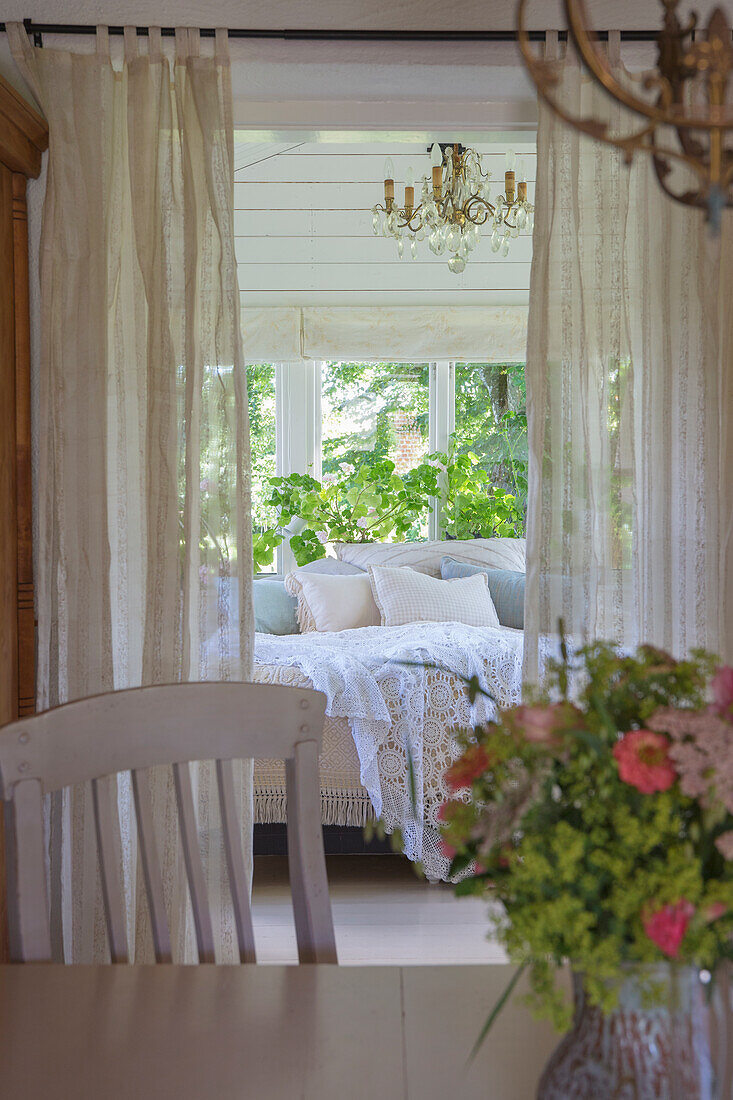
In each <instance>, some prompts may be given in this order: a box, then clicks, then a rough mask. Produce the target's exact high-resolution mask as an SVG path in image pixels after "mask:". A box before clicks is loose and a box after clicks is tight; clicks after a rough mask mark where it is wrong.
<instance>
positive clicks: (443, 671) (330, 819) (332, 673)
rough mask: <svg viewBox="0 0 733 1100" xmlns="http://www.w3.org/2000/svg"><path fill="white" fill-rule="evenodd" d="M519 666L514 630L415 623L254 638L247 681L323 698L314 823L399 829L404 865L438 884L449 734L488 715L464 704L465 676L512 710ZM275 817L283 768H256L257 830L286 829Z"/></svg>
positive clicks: (484, 707)
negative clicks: (413, 865)
mask: <svg viewBox="0 0 733 1100" xmlns="http://www.w3.org/2000/svg"><path fill="white" fill-rule="evenodd" d="M426 666H435V667H426ZM521 666H522V632H521V631H520V630H516V629H511V628H506V627H500V628H498V629H493V628H485V627H472V626H465V625H463V624H460V623H433V622H430V623H428V622H423V623H420V622H418V623H413V624H410V625H409V626H403V627H381V626H375V627H362V628H358V629H354V630H345V631H341V632H338V633H330V634H329V633H322V634H301V635H296V636H290V637H287V638H273V637H272V636H270V635H264V634H258V635H257V636H256V640H255V673H254V678H255V679H256V680H257V681H259V682H264V683H280V684H294V685H298V686H307V687H314V688H316V689H317V690H322V691H325V692H326V695H327V697H328V706H327V718H326V725H325V729H324V741H323V752H322V755H321V805H322V820H323V823H324V824H326V825H342V826H355V825H356V826H359V825H363V824H364V823H365V822H366V821H367V820H369V819H370V818H371V819H373V818H374V817H381V818H382V819H383V821H384V822H385V825H386V827H387V830H388V831H390V832H391V831H393V830H394V829H399V831H400V833H401V835H402V842H403V850H404V852H405V854H406V855H407V856H408V858H410V859H412V860H413V861H416V862H418V861H419V862H420V863H421V864H422V865H423V868H424V870H425V873H426V874H427V875H428V877H429V878H431V879H446V878H447V875H448V860H447V859H446V858H445V857H444V856H443V854H442V852H441V851H440V847H439V837H438V832H437V811H438V808H439V806H440V804H441V802H442V801H443V799H444V798H445V797H446V791H445V788H444V785H443V782H442V773H443V771H444V770H445V768H447V767H448V765H449V764H450V763H451V762H452V761H453V760H454V759H455V757H456V756H457V755H458V751H459V750H458V745H457V743H456V740H455V736H454V734H455V731H456V730H457V729H458V728H460V727H466V726H469V725H472V724H473V722H474V720H477V719H485V718H489V717H491V716H492V714H493V704H492V703H491V702H490V701H489V700H481V701H480V702H479V703H478V704H477V706H476V707H475V708H472V707H471V706H470V704H469V700H468V696H467V693H466V689H465V680H466V678H468V677H469V676H471V675H478V676H479V678H480V680H481V681H482V683H483V684H485V686H486V687H487V689H488V690H489V691H490V692H491V693H492V694H493V695H494V696H495V698H496V699H497V701H498V702H499V703H500V704H502V705H511V704H512V703H516V702H518V701H519V698H520V693H521ZM408 745H409V746H410V755H411V757H412V761H413V767H414V774H415V781H416V782H415V790H416V794H417V815H416V814H415V813H414V811H413V807H412V800H411V798H410V792H409V782H408V774H409V769H408V751H407V746H408ZM285 809H286V807H285V787H284V768H283V765H282V763H281V762H279V761H275V760H265V761H259V762H258V763H257V764H256V765H255V777H254V812H255V822H256V823H260V824H271V823H273V822H284V821H285V819H286V813H285Z"/></svg>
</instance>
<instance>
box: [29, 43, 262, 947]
mask: <svg viewBox="0 0 733 1100" xmlns="http://www.w3.org/2000/svg"><path fill="white" fill-rule="evenodd" d="M8 33H9V35H10V40H11V45H12V48H13V53H14V56H15V59H16V61H17V63H18V65H19V67H20V69H21V71H22V73H23V75H24V77H25V78H26V80H27V81H28V83H29V84H30V86H31V88H32V89H33V91H34V94H35V95H36V97H37V99H38V102H39V103H40V104H41V106H42V108H43V110H44V111H45V114H46V117H47V118H48V121H49V126H50V135H51V136H50V155H49V168H48V184H47V190H46V198H45V206H44V215H43V234H42V242H41V257H40V278H41V303H42V318H41V326H42V338H41V340H42V348H41V370H40V393H39V403H40V416H39V422H38V428H37V437H38V440H39V466H38V469H39V476H38V481H37V485H36V499H37V527H38V537H37V541H36V556H37V560H36V576H37V580H38V612H39V623H38V647H39V651H38V667H39V685H38V705H39V708H41V709H45V708H47V707H50V706H55V705H57V704H59V703H63V702H66V701H69V700H73V699H78V698H81V697H84V696H88V695H92V694H95V693H97V692H103V691H109V690H112V689H121V688H127V687H134V686H137V685H141V684H153V683H169V682H173V681H179V680H202V679H209V680H212V679H213V680H247V679H249V678H250V676H251V647H252V639H253V620H252V595H251V583H252V566H251V527H250V499H249V498H250V484H249V476H250V473H249V471H250V454H249V425H248V417H247V388H246V377H245V373H244V365H243V356H242V347H241V335H240V327H239V291H238V286H237V272H236V261H235V256H234V230H233V205H234V200H233V128H232V108H231V82H230V70H229V59H228V53H227V39H226V33H225V32H224V33H217V36H216V40H215V46H214V56H206V57H204V56H200V43H199V35H198V32H195V31H194V32H192V31H187V30H182V31H177V32H176V40H175V57H174V58H173V59H170V58H169V57H168V56H167V55H166V54H164V52H163V47H162V41H161V36H160V33H159V32H158V33H157V34H156V32H155V31H154V30H151V34H150V38H149V40H148V46H147V50H146V52H145V53H144V54H139V53H138V39H137V36H136V34H135V31H134V28H130V29H128V30H126V32H125V42H124V59H123V61H122V64H121V67H120V66H117V65H116V66H113V64H112V60H111V57H110V52H109V37H108V34H107V32H106V29H105V28H99V29H98V33H97V41H96V52H95V53H92V54H77V53H69V52H63V51H59V50H51V49H35V48H33V47H32V46H31V45H30V43H29V41H28V38H27V36H26V33H25V31H24V29H23V28H22V26H20V25H19V24H15V25H10V26H9V30H8ZM192 770H193V777H194V783H195V789H196V792H197V798H198V814H199V828H200V834H201V843H202V848H203V854H204V857H205V862H206V867H207V872H208V876H209V887H210V892H211V894H212V896H213V897H214V902H215V904H214V909H215V913H214V918H215V923H217V922H218V933H219V938H220V952H221V957H222V958H224V959H234V958H235V957H236V952H235V950H234V937H233V931H234V930H233V927H232V920H231V912H230V909H229V907H226V906H223V905H221V906H218V911H216V910H217V906H216V899H217V897H224V896H225V888H226V870H225V865H224V860H223V851H222V845H221V835H220V831H219V830H218V828H217V826H216V824H215V822H216V821H217V806H216V785H215V782H214V780H213V775H212V772H213V766H212V765H209V764H205V765H201V766H197V767H196V768H194V769H192ZM151 793H152V796H153V801H154V809H155V817H156V824H157V828H158V843H159V848H160V851H161V860H162V864H163V872H164V877H165V892H166V901H167V905H168V910H169V919H170V921H171V934H172V942H173V948H174V957H177V958H178V959H186V960H188V959H190V958H191V947H192V943H193V940H192V935H191V933H192V924H191V912H190V906H189V904H188V898H187V889H186V886H185V873H184V867H183V861H182V857H181V853H180V851H179V848H178V839H177V830H176V829H175V828H174V822H175V803H174V795H173V789H172V781H171V780H170V777H169V776H168V775H166V774H165V773H164V772H163V771H162V770H160V771H159V772H158V771H155V772H154V773H153V775H152V777H151ZM241 796H242V799H241V800H242V809H243V821H244V823H245V829H249V830H250V831H251V821H252V809H251V762H248V763H247V764H244V765H242V769H241ZM119 805H120V817H121V824H122V830H123V832H122V835H123V851H122V857H121V871H122V873H123V875H124V883H125V890H126V896H127V901H128V912H127V916H128V921H127V923H128V938H129V942H130V951H131V957H132V958H134V959H135V960H136V961H150V960H152V944H151V937H150V929H149V921H148V911H147V904H146V900H145V895H144V890H143V885H142V877H141V869H140V867H139V864H138V860H137V852H136V834H135V827H134V816H133V810H132V800H131V797H130V791H129V789H128V788H127V786H126V785H125V784H123V783H120V785H119ZM93 834H94V826H93V817H92V813H91V804H90V799H89V798H88V795H86V796H85V795H84V794H83V793H82V792H81V790H72V791H69V792H68V793H67V794H65V795H64V797H63V799H57V800H55V801H54V804H53V806H52V807H50V809H49V852H50V869H51V881H52V894H51V909H52V923H53V926H54V928H55V930H56V933H55V938H56V945H55V950H56V952H57V955H58V956H59V957H61V956H62V955H63V957H64V958H65V959H67V960H69V961H74V962H92V961H93V960H96V959H100V958H104V957H105V952H106V948H105V946H104V944H103V941H104V931H103V920H102V906H101V894H100V889H99V880H98V873H97V867H96V855H95V850H94V844H93ZM245 839H246V838H245ZM62 914H63V925H64V937H63V942H62V941H61V938H60V933H59V929H60V926H61V921H60V917H61V915H62Z"/></svg>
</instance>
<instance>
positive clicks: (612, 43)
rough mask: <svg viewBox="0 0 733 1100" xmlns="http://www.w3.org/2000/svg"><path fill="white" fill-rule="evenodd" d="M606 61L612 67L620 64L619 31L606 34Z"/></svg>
mask: <svg viewBox="0 0 733 1100" xmlns="http://www.w3.org/2000/svg"><path fill="white" fill-rule="evenodd" d="M608 60H609V61H610V63H611V64H612V65H620V64H621V31H609V32H608Z"/></svg>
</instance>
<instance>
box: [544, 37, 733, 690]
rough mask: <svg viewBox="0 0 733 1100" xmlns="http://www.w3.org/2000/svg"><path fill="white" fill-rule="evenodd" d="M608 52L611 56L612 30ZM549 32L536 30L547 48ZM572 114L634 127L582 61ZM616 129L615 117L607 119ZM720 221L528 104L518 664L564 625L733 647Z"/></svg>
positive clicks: (567, 95) (583, 635) (732, 494)
mask: <svg viewBox="0 0 733 1100" xmlns="http://www.w3.org/2000/svg"><path fill="white" fill-rule="evenodd" d="M613 38H614V36H612V40H611V43H610V49H611V51H614V48H615V50H616V57H613V55H612V57H611V60H612V63H615V64H617V65H618V64H619V62H618V55H617V48H618V46H617V43H618V39H617V38H616V42H615V43H614V41H613ZM550 48H551V46H550ZM558 65H559V68H560V84H559V88H558V95H559V97H560V101H561V102H562V103H563V104H564V105H565V106H566V108H567V109H569V110H570V112H571V113H572V114H574V115H576V116H577V115H580V116H595V117H599V118H603V117H604V112H605V117H606V118H607V119H608V121H609V122H610V123H611V125H612V127H614V128H616V129H617V132H624V133H628V132H630V131H631V130H633V129H635V128H636V129H638V125H639V122H638V119H635V120H634V119H629V118H628V117H627V118H621V116H620V113H619V111H618V108H615V107H614V106H613V105H612V104H611V102H610V100H609V98H608V97H607V96H606V95H604V94H603V93H602V92H601V91H600V90H599V89H598V88H597V87H596V85H595V84H594V83H592V82H591V81H590V80H588V79H587V78H585V77H582V76H581V73H580V70H579V67H578V64H577V61H576V60H575V59H574V56H573V55H572V54H568V57H567V59H566V61H565V62H564V63H562V62H560V63H558ZM622 127H623V130H622ZM732 287H733V221H732V216H731V214H730V212H726V213H725V214H724V215H723V228H722V233H721V234H720V236H719V237H717V238H716V237H714V236H712V235H711V234H710V232H709V231H708V230H707V228H706V226H705V223H704V215H703V213H702V212H701V211H694V210H690V209H688V208H686V207H683V206H681V205H679V204H678V203H675V202H673V201H671V200H670V199H668V198H666V197H665V196H664V195H663V193H662V191H661V189H660V187H659V184H658V182H657V180H656V177H655V175H654V171H653V167H652V164H651V162H650V158H649V157H645V156H642V155H639V154H637V156H636V158H635V160H634V163H633V165H632V167H631V169H628V168H627V167H626V166H625V165H624V163H623V160H622V157H621V154H620V153H618V152H617V151H616V150H614V149H612V148H611V147H609V146H605V145H602V144H600V143H598V142H594V141H592V140H590V139H589V138H586V137H582V136H580V135H579V134H578V132H577V131H575V130H571V129H570V128H568V127H567V126H566V125H565V124H564V123H562V122H561V121H560V120H559V119H558V118H557V116H555V115H554V114H553V113H551V112H550V111H549V109H548V108H546V107H544V106H541V108H540V121H539V132H538V139H537V217H536V228H535V233H534V256H533V262H532V274H531V290H530V307H529V322H528V349H527V408H528V414H529V423H530V440H529V446H530V500H529V521H528V544H527V562H528V579H527V594H526V614H525V627H526V639H525V673H526V675H527V676H528V677H529V678H530V679H532V680H534V679H535V678H536V677H537V676H538V664H539V662H538V652H539V650H540V648H541V644H538V643H541V640H542V638H543V636H544V637H546V636H547V635H548V634H553V633H554V632H555V631H556V628H557V622H558V618H559V617H560V616H562V618H563V619H564V622H565V626H566V630H567V631H568V632H569V633H570V635H571V636H572V637H573V638H574V639H578V640H581V639H593V638H609V639H615V640H618V641H620V642H623V643H624V644H627V645H635V644H637V643H639V642H648V643H651V644H655V645H658V646H661V647H663V648H665V649H667V650H669V651H671V652H672V653H674V654H675V655H677V656H680V655H682V654H685V653H687V652H688V651H689V650H690V648H691V647H693V646H705V647H707V648H709V649H711V650H712V651H713V652H717V653H718V654H719V655H720V656H721V657H722V658H724V659H725V660H727V661H728V662H730V661H731V660H733V476H732V475H731V471H733V328H732V326H733V310H731V303H730V296H731V288H732Z"/></svg>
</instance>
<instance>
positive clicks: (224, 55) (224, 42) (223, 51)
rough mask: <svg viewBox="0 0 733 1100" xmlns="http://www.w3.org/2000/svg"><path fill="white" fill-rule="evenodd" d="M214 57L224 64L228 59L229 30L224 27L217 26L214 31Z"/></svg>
mask: <svg viewBox="0 0 733 1100" xmlns="http://www.w3.org/2000/svg"><path fill="white" fill-rule="evenodd" d="M214 57H215V58H216V60H217V61H221V62H223V63H224V64H226V63H227V62H228V61H229V32H228V31H227V29H226V27H217V28H216V30H215V31H214Z"/></svg>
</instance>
